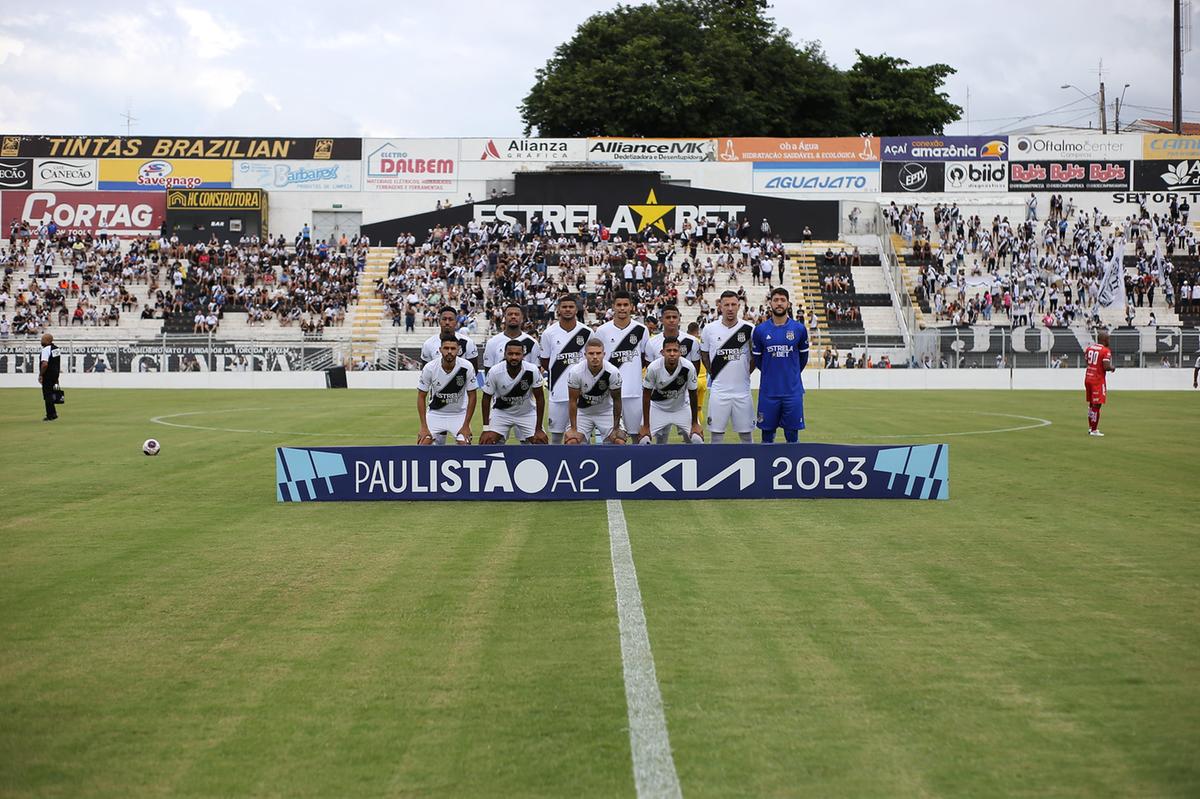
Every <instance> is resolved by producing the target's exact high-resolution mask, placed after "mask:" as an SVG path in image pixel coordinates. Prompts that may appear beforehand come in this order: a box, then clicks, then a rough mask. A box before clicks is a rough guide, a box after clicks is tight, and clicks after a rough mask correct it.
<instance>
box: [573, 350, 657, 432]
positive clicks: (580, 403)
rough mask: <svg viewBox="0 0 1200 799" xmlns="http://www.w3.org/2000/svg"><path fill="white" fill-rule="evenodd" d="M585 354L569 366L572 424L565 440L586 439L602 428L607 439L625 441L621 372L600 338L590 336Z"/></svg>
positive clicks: (639, 381) (601, 430)
mask: <svg viewBox="0 0 1200 799" xmlns="http://www.w3.org/2000/svg"><path fill="white" fill-rule="evenodd" d="M583 354H584V360H583V361H581V362H580V363H577V364H575V365H574V366H572V367H571V368H570V369H568V370H567V392H568V395H569V398H568V400H567V402H568V407H567V415H568V417H569V418H570V427H569V428H568V429H567V432H566V434H565V435H564V436H563V443H564V444H583V443H587V442H590V441H591V440H592V434H593V433H595V432H599V433H600V438H601V440H603V441H605V442H607V443H613V444H624V443H625V441H626V440H627V438H628V436H627V435H626V434H625V431H624V429H623V426H622V425H621V405H622V403H621V380H622V378H621V372H620V371H619V370H618V369H617V367H615V366H613V365H612V364H611V363H609V362H608V361H607V360H605V358H604V342H603V341H601V340H600V339H599V338H596V337H593V338H591V339H589V340H588V343H587V345H586V346H585V347H584V350H583ZM638 383H639V384H640V383H641V379H640V375H639V380H638Z"/></svg>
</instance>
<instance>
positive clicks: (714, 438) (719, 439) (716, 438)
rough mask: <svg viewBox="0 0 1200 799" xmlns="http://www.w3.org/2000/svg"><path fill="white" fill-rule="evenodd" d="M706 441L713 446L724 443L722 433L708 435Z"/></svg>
mask: <svg viewBox="0 0 1200 799" xmlns="http://www.w3.org/2000/svg"><path fill="white" fill-rule="evenodd" d="M708 440H709V441H711V442H712V443H714V444H721V443H724V441H725V434H724V433H709V434H708Z"/></svg>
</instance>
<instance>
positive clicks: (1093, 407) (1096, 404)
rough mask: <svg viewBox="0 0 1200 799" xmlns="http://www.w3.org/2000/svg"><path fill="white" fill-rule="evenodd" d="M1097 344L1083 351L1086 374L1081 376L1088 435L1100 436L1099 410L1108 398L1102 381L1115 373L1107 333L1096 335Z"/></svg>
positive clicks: (1102, 331) (1103, 331)
mask: <svg viewBox="0 0 1200 799" xmlns="http://www.w3.org/2000/svg"><path fill="white" fill-rule="evenodd" d="M1096 340H1097V342H1098V343H1096V344H1089V345H1087V349H1085V350H1084V351H1083V357H1084V361H1086V362H1087V373H1086V374H1085V375H1084V376H1083V391H1084V393H1085V394H1086V395H1087V402H1088V435H1090V436H1102V435H1104V434H1103V433H1101V432H1100V430H1099V428H1100V408H1101V406H1103V405H1104V401H1105V399H1106V398H1107V396H1108V390H1107V387H1106V386H1105V383H1104V379H1105V376H1106V375H1107V374H1108V373H1109V372H1115V371H1116V367H1115V366H1113V365H1112V350H1110V349H1109V348H1108V331H1107V330H1101V331H1100V332H1099V333H1098V334H1097V335H1096Z"/></svg>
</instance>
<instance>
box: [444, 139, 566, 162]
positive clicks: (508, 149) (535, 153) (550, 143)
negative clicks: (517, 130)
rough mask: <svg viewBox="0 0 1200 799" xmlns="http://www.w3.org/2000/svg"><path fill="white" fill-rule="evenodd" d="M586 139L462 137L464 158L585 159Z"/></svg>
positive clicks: (461, 152)
mask: <svg viewBox="0 0 1200 799" xmlns="http://www.w3.org/2000/svg"><path fill="white" fill-rule="evenodd" d="M587 143H588V142H587V139H501V138H492V139H463V140H462V145H461V147H460V148H459V150H460V154H461V158H460V160H463V161H521V162H534V163H537V162H543V161H551V162H553V161H586V160H587Z"/></svg>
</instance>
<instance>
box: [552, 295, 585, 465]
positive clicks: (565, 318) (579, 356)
mask: <svg viewBox="0 0 1200 799" xmlns="http://www.w3.org/2000/svg"><path fill="white" fill-rule="evenodd" d="M577 313H578V305H577V303H576V301H575V296H574V295H572V294H564V295H563V296H562V297H560V298H559V300H558V321H557V322H555V323H554V324H552V325H550V326H549V327H548V328H546V332H544V333H542V342H541V350H542V372H543V373H544V374H545V375H546V382H547V383H548V384H549V386H550V414H549V425H548V426H549V428H550V443H551V444H561V443H562V439H563V433H565V432H566V430H567V425H568V424H570V420H569V419H568V418H567V404H568V403H567V396H568V395H567V379H566V377H567V369H568V368H570V367H571V366H573V365H575V364H577V363H579V362H580V361H581V360H583V345H584V344H586V343H587V340H588V339H590V338H591V337H592V331H591V328H589V327H588V326H587V325H585V324H583V323H582V322H580V321H579V320H578V319H577V318H576V314H577Z"/></svg>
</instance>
